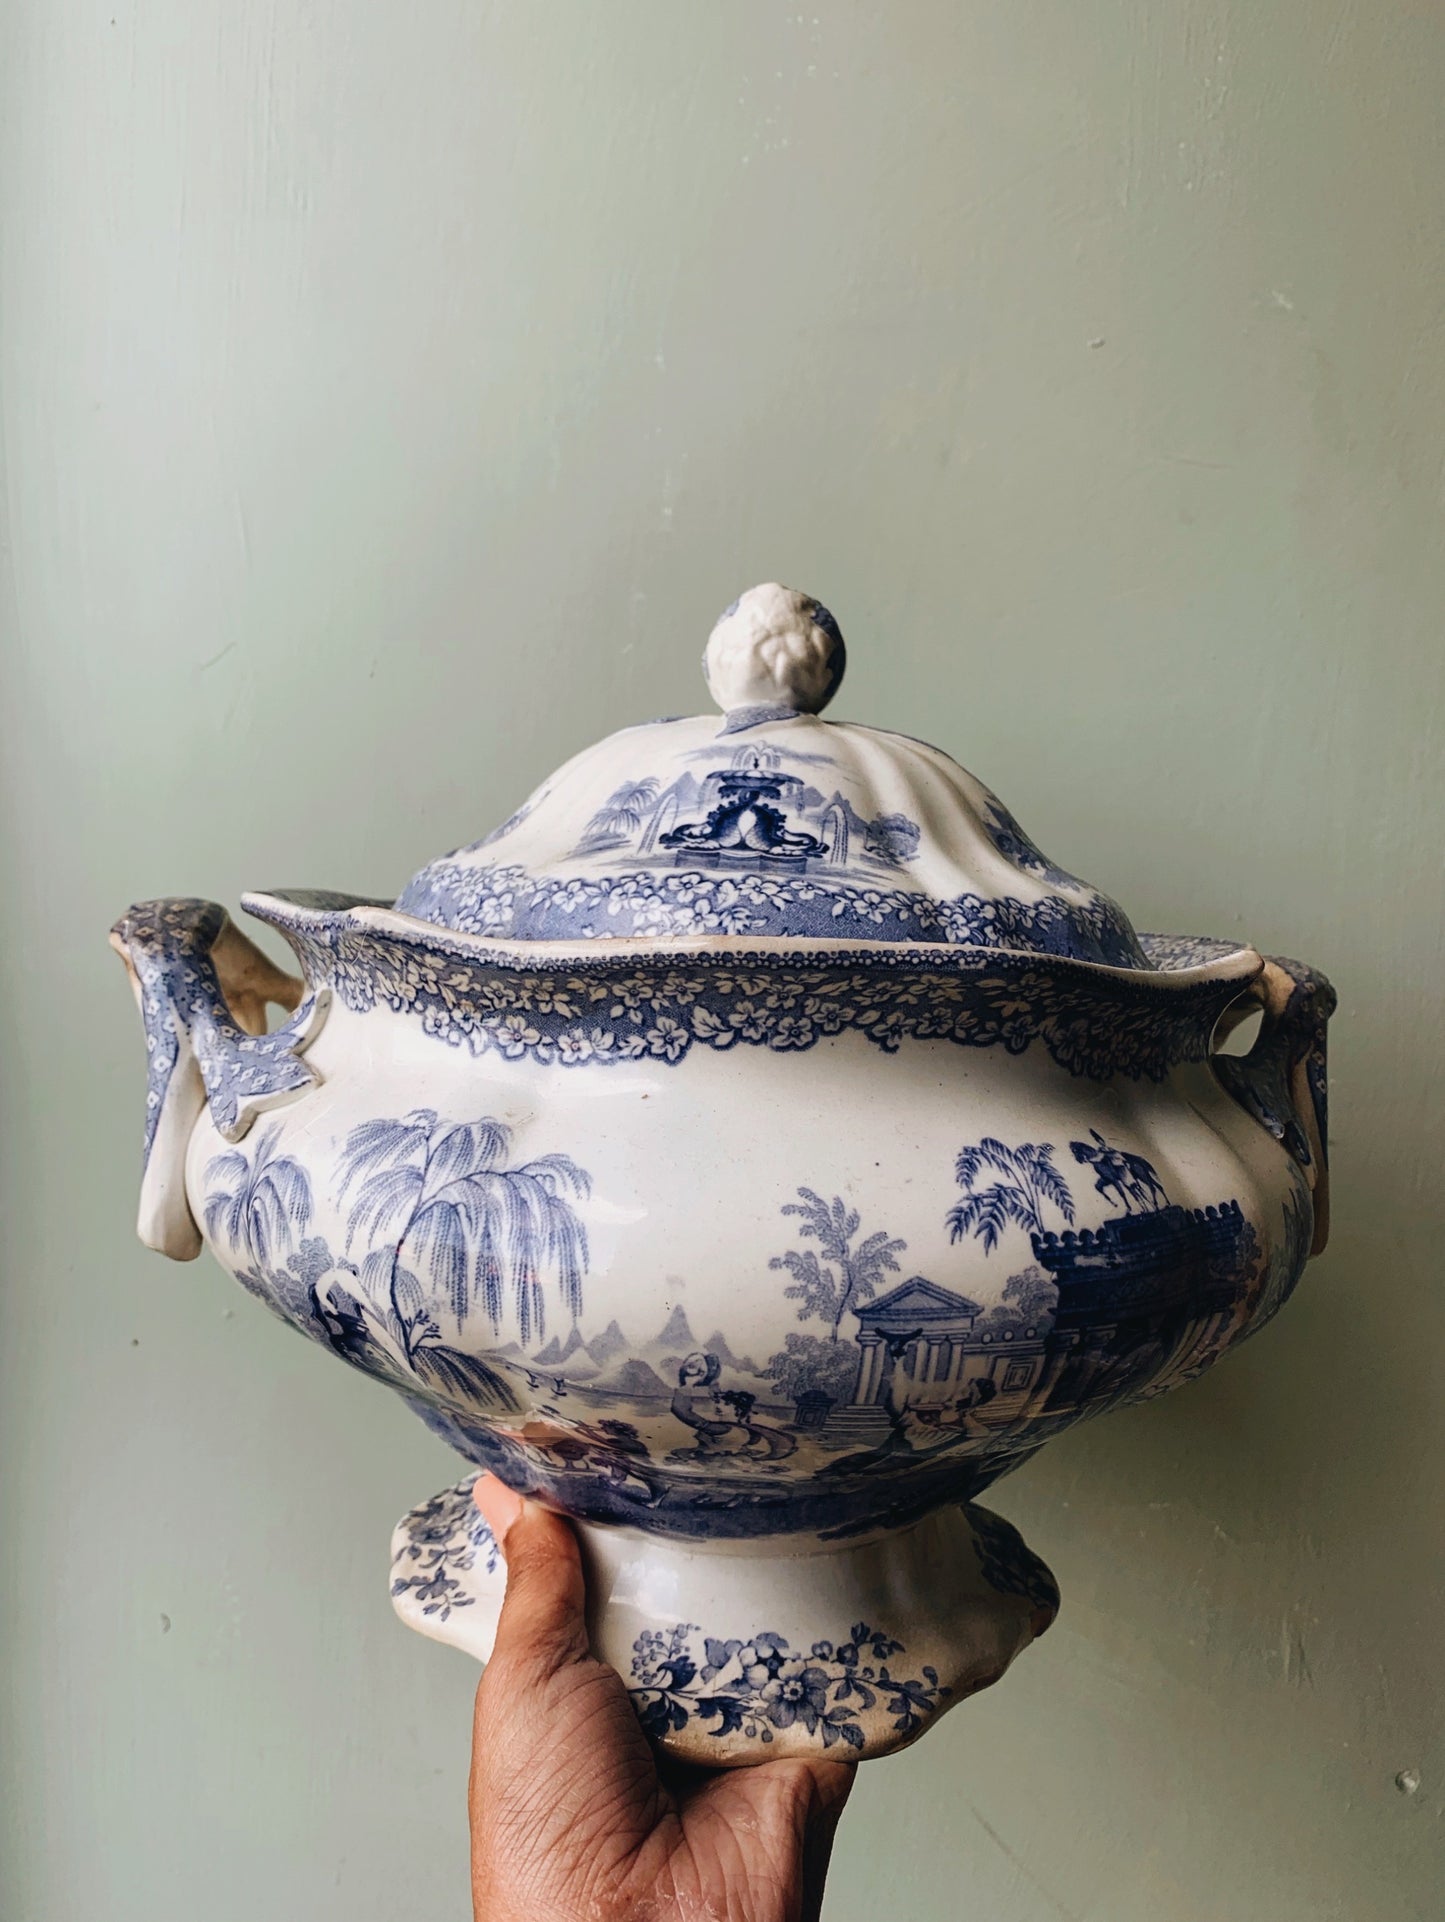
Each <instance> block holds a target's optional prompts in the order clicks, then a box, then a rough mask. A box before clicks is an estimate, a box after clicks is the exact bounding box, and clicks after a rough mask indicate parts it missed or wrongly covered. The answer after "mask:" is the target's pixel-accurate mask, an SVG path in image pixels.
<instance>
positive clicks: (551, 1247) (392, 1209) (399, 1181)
mask: <svg viewBox="0 0 1445 1922" xmlns="http://www.w3.org/2000/svg"><path fill="white" fill-rule="evenodd" d="M511 1143H512V1131H511V1129H510V1128H508V1127H506V1126H505V1125H504V1124H503V1123H502V1122H500V1121H496V1120H493V1119H491V1118H490V1117H485V1118H483V1119H482V1120H480V1121H458V1122H450V1121H443V1120H442V1119H441V1118H440V1117H439V1116H438V1114H437V1113H436V1110H435V1109H433V1108H417V1109H414V1110H413V1111H412V1112H411V1113H410V1114H409V1115H406V1116H405V1117H403V1118H402V1119H401V1120H390V1119H388V1120H378V1121H366V1122H363V1123H362V1124H361V1126H360V1127H359V1128H353V1129H352V1131H351V1133H350V1134H349V1135H348V1136H347V1139H346V1146H345V1150H344V1156H343V1158H344V1163H345V1168H346V1174H345V1178H344V1180H343V1181H342V1184H341V1190H340V1196H341V1198H342V1199H343V1200H344V1199H345V1198H346V1197H347V1196H348V1195H351V1196H352V1197H353V1199H352V1205H351V1210H350V1213H349V1214H348V1216H347V1224H346V1225H347V1247H348V1249H349V1248H350V1247H351V1246H352V1245H353V1243H355V1242H356V1241H357V1240H358V1239H359V1240H360V1241H361V1242H362V1243H363V1244H365V1245H370V1244H372V1243H374V1242H375V1241H376V1240H377V1238H378V1237H382V1238H384V1241H385V1243H386V1245H385V1246H383V1247H381V1248H379V1249H375V1250H374V1251H373V1253H372V1254H370V1255H369V1256H367V1258H366V1260H365V1261H363V1263H362V1266H361V1277H362V1280H363V1281H364V1282H367V1283H369V1284H371V1285H373V1286H375V1285H377V1284H378V1283H382V1284H383V1285H384V1286H385V1288H386V1291H387V1293H388V1294H389V1296H390V1298H391V1303H392V1308H393V1310H394V1311H395V1312H396V1313H397V1315H398V1316H399V1317H401V1318H402V1319H403V1320H407V1319H409V1318H408V1317H407V1316H406V1314H405V1313H404V1308H405V1305H406V1304H405V1302H404V1300H403V1299H401V1298H399V1291H400V1295H401V1296H405V1295H407V1294H409V1293H410V1292H411V1289H412V1287H414V1286H415V1275H414V1272H413V1271H415V1270H419V1271H420V1272H422V1273H423V1274H426V1275H428V1276H429V1277H430V1278H431V1279H432V1281H433V1282H440V1283H441V1284H442V1285H443V1286H444V1287H445V1289H446V1291H447V1295H448V1298H449V1301H450V1305H451V1311H452V1314H453V1315H454V1316H455V1318H456V1320H457V1321H458V1322H459V1323H461V1322H465V1320H466V1319H467V1316H468V1315H469V1314H470V1313H471V1311H472V1308H473V1307H474V1306H475V1305H476V1304H477V1303H480V1305H481V1307H482V1309H483V1311H484V1312H485V1314H486V1316H487V1318H488V1320H489V1321H490V1322H491V1325H492V1328H493V1331H494V1332H495V1331H498V1330H500V1328H501V1324H502V1316H503V1312H504V1308H505V1306H506V1305H507V1303H506V1299H505V1298H506V1297H507V1296H508V1295H509V1296H510V1306H511V1309H512V1312H513V1314H514V1315H515V1316H516V1319H517V1323H518V1327H519V1331H520V1334H521V1338H522V1341H523V1342H524V1343H526V1342H529V1341H531V1340H532V1339H534V1338H536V1339H540V1338H541V1337H542V1335H543V1334H544V1333H545V1312H544V1300H543V1278H544V1277H545V1276H547V1275H549V1274H550V1275H551V1276H552V1277H553V1278H554V1279H555V1281H556V1284H557V1287H558V1290H559V1293H560V1295H561V1299H562V1305H563V1307H564V1308H565V1309H566V1310H567V1312H568V1313H569V1314H570V1315H571V1316H572V1318H573V1320H575V1319H576V1318H577V1316H578V1315H579V1314H580V1313H581V1311H582V1279H583V1276H584V1275H585V1274H586V1271H587V1261H588V1254H587V1230H586V1228H585V1226H584V1225H583V1222H582V1220H581V1218H580V1216H579V1215H578V1214H577V1211H576V1210H575V1208H574V1207H573V1206H572V1199H571V1198H572V1197H577V1198H583V1197H585V1196H586V1195H587V1194H588V1193H589V1192H590V1191H591V1185H592V1184H591V1180H590V1178H589V1177H588V1175H587V1173H586V1171H585V1170H584V1169H582V1168H579V1167H578V1165H577V1163H576V1162H575V1161H573V1160H571V1159H570V1158H569V1157H568V1156H567V1155H555V1154H554V1155H541V1156H539V1157H538V1159H537V1160H535V1161H527V1162H523V1163H522V1164H521V1165H520V1166H518V1167H509V1166H508V1160H509V1157H510V1153H511Z"/></svg>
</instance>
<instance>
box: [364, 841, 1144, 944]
mask: <svg viewBox="0 0 1445 1922" xmlns="http://www.w3.org/2000/svg"><path fill="white" fill-rule="evenodd" d="M622 805H623V804H622V803H619V804H618V806H619V808H620V807H621V806H622ZM610 808H611V804H610V803H609V809H610ZM603 813H604V814H605V815H608V816H609V818H615V816H614V815H611V814H609V810H607V809H605V810H603ZM594 818H596V817H594ZM890 819H891V817H890ZM898 821H899V822H900V823H901V824H902V825H900V826H898V827H897V828H893V827H891V826H890V825H889V821H887V820H885V822H884V823H883V824H882V826H881V827H880V828H879V830H878V835H877V846H878V847H879V849H880V850H886V849H889V848H890V846H892V845H895V844H896V841H897V837H898V836H900V835H903V834H904V833H905V831H906V829H907V828H908V827H911V826H912V824H911V823H904V822H903V817H902V816H899V817H898ZM602 831H603V830H601V829H598V830H597V832H598V833H599V834H600V833H601V832H602ZM591 832H592V830H591V829H589V834H590V833H591ZM780 832H781V830H780ZM679 833H680V830H679ZM890 836H893V837H894V840H893V842H892V843H890V839H889V837H890ZM816 838H817V837H814V836H809V837H808V839H809V841H810V842H811V841H813V840H815V839H816ZM585 845H586V846H587V847H589V848H591V847H593V846H594V845H596V844H595V843H592V842H588V843H586V844H585ZM676 845H677V846H678V847H679V848H683V849H685V848H686V847H687V846H688V845H689V844H688V843H686V842H685V841H683V840H681V839H679V840H678V841H677V843H676ZM819 845H820V846H821V845H822V844H821V843H820V844H819ZM781 851H782V852H783V853H784V854H787V852H788V850H787V848H786V846H783V847H782V850H781ZM803 852H805V853H806V852H807V850H806V849H804V850H803ZM758 858H759V859H762V857H761V856H759V857H758ZM890 858H893V859H895V860H896V856H891V857H890ZM397 907H398V909H399V911H400V912H401V913H403V914H409V915H413V916H415V917H416V919H417V920H419V921H428V922H432V923H434V924H435V925H436V926H439V927H444V928H452V929H455V930H457V931H458V932H460V933H463V934H486V935H497V936H502V937H505V938H507V939H510V940H520V941H568V940H597V939H602V938H607V937H616V936H620V935H627V936H638V935H650V936H656V937H666V936H669V935H679V934H755V935H768V936H774V935H788V936H793V937H796V938H799V939H807V938H813V939H820V940H851V941H877V942H898V941H910V942H930V943H932V942H937V943H940V944H945V945H949V946H960V947H976V948H996V949H1010V950H1025V951H1028V952H1030V953H1037V954H1041V955H1057V956H1060V957H1063V958H1066V959H1070V960H1075V961H1090V962H1094V963H1097V964H1101V965H1103V966H1106V967H1115V968H1138V967H1142V966H1144V965H1147V964H1146V963H1145V960H1144V954H1143V950H1142V948H1141V947H1140V945H1139V942H1138V941H1137V939H1136V938H1135V935H1134V933H1133V930H1132V929H1131V928H1130V926H1129V924H1128V922H1127V921H1126V920H1125V919H1124V916H1123V914H1122V913H1121V912H1120V910H1119V909H1118V908H1117V907H1116V906H1115V904H1114V903H1113V902H1112V901H1110V900H1109V899H1108V898H1107V897H1106V896H1104V895H1091V896H1090V897H1089V898H1086V899H1084V900H1081V901H1066V900H1064V899H1063V898H1062V897H1061V896H1058V895H1045V896H1043V897H1042V898H1041V899H1039V900H1034V901H1024V900H1021V899H1019V898H1017V897H1015V896H1008V895H1005V896H1001V897H999V898H997V899H991V898H989V897H988V896H985V895H980V894H967V893H965V894H960V895H957V896H955V897H954V898H953V899H952V900H935V899H934V898H933V897H932V896H930V895H927V894H923V893H920V892H918V891H917V890H916V889H908V888H890V887H884V886H878V887H865V886H858V885H855V884H853V883H849V882H844V881H835V880H831V879H828V880H825V879H823V878H821V877H820V876H818V875H816V874H812V873H803V874H771V873H763V872H757V871H752V870H748V869H739V870H738V871H736V872H728V873H724V874H716V873H706V872H702V871H700V870H692V869H677V870H674V871H670V872H669V871H665V870H657V871H654V870H643V871H639V872H634V873H629V874H614V875H606V876H601V877H590V876H584V875H574V876H570V877H542V876H538V875H534V874H531V873H529V872H528V871H527V869H526V868H524V867H521V866H518V865H511V866H507V865H503V864H498V863H484V864H482V865H480V866H471V865H468V864H466V863H464V862H460V861H437V862H434V863H433V864H432V866H431V867H429V868H426V869H424V870H423V873H422V874H421V875H420V876H418V878H417V880H416V881H415V882H413V884H412V885H411V886H410V887H409V888H408V889H407V890H406V892H405V893H404V894H403V895H402V896H401V898H400V900H399V901H398V903H397Z"/></svg>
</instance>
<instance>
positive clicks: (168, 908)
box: [110, 900, 328, 1261]
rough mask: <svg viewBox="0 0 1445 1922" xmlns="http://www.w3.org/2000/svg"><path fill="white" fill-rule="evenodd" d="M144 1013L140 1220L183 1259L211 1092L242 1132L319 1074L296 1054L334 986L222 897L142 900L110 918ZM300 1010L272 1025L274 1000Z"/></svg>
mask: <svg viewBox="0 0 1445 1922" xmlns="http://www.w3.org/2000/svg"><path fill="white" fill-rule="evenodd" d="M110 945H111V946H112V947H113V948H114V949H115V951H116V953H117V954H118V955H119V956H120V957H121V959H122V960H123V961H124V962H125V966H126V973H127V974H128V975H129V976H130V982H131V986H132V988H133V989H134V990H135V998H136V1001H137V1003H138V1005H139V1007H140V1011H141V1017H142V1019H143V1020H144V1022H145V1030H146V1054H147V1056H148V1064H149V1065H148V1085H147V1088H146V1132H145V1171H144V1174H143V1175H142V1178H141V1197H140V1219H139V1221H138V1223H137V1231H138V1233H139V1235H140V1238H141V1240H142V1241H143V1242H145V1244H146V1246H147V1247H148V1248H156V1249H158V1250H159V1251H160V1252H161V1253H162V1254H165V1255H170V1256H172V1257H173V1259H175V1260H177V1261H189V1260H191V1259H192V1258H193V1257H194V1256H196V1255H198V1254H199V1253H200V1251H201V1231H200V1229H199V1228H198V1227H197V1225H196V1220H195V1217H194V1216H193V1215H192V1213H191V1210H190V1204H189V1203H188V1201H187V1200H186V1149H187V1147H188V1145H189V1143H190V1139H191V1133H192V1131H193V1129H194V1128H195V1125H196V1122H197V1120H198V1119H199V1118H200V1114H201V1110H202V1109H203V1108H204V1107H205V1106H206V1104H207V1103H208V1102H209V1104H210V1109H211V1119H212V1120H213V1121H214V1122H215V1124H216V1127H217V1129H218V1130H219V1131H220V1133H221V1134H223V1135H224V1136H225V1137H226V1139H227V1140H228V1141H239V1140H240V1138H241V1136H242V1135H243V1134H245V1132H246V1130H247V1129H248V1128H249V1127H250V1125H251V1123H252V1122H253V1121H254V1120H255V1118H256V1116H257V1115H258V1114H259V1113H260V1112H261V1111H262V1110H263V1109H265V1108H270V1107H274V1106H275V1105H276V1104H277V1102H279V1101H283V1100H285V1099H286V1098H287V1097H288V1096H291V1095H294V1094H296V1093H298V1092H299V1091H300V1090H301V1089H303V1088H308V1087H311V1086H312V1085H313V1084H314V1083H316V1082H318V1081H319V1080H320V1076H319V1075H318V1074H317V1073H316V1072H315V1070H314V1069H312V1068H310V1067H308V1066H307V1064H306V1063H305V1062H304V1061H301V1060H300V1059H298V1056H299V1053H300V1051H301V1049H303V1048H305V1047H306V1046H307V1045H308V1044H309V1043H310V1042H311V1041H312V1040H314V1039H315V1036H316V1034H317V1032H318V1030H319V1029H320V1026H321V1022H322V1019H323V1018H324V1016H325V1012H326V1003H327V999H328V997H327V995H326V993H325V991H323V992H322V993H320V994H309V993H308V992H307V990H306V988H305V986H304V984H303V983H302V982H300V981H298V980H297V979H296V978H295V977H294V976H293V975H289V974H286V973H283V971H282V970H281V969H280V968H278V967H277V966H276V965H275V963H274V962H272V961H271V960H270V959H269V958H268V957H267V956H266V955H264V954H263V953H262V952H261V950H260V949H259V948H258V947H257V946H256V944H255V942H254V941H250V940H248V939H247V937H246V936H245V935H244V934H243V933H242V932H241V930H240V929H239V928H238V927H236V926H235V924H234V923H233V922H232V920H231V917H230V916H229V915H228V914H227V913H226V910H225V909H224V908H223V907H220V906H218V905H217V903H216V902H214V901H195V900H174V901H143V902H141V903H140V904H139V906H137V907H133V908H131V909H129V910H128V911H127V912H126V913H125V914H123V915H122V916H121V918H120V920H119V921H117V922H116V924H115V926H114V927H113V928H112V929H111V934H110ZM272 1004H274V1005H275V1006H277V1007H281V1008H285V1009H286V1010H287V1011H288V1013H290V1015H291V1019H290V1020H289V1021H288V1022H287V1023H286V1025H285V1026H284V1027H281V1028H278V1029H276V1031H275V1032H274V1033H273V1034H267V1032H266V1009H267V1007H268V1006H269V1005H272Z"/></svg>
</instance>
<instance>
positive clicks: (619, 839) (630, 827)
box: [577, 774, 657, 854]
mask: <svg viewBox="0 0 1445 1922" xmlns="http://www.w3.org/2000/svg"><path fill="white" fill-rule="evenodd" d="M656 799H657V782H656V780H655V779H654V778H653V776H652V775H650V774H649V775H648V776H647V778H646V779H645V780H642V781H627V782H624V783H623V785H622V786H621V787H620V788H614V789H613V791H612V793H611V794H609V795H608V797H607V799H606V800H605V801H604V802H603V804H602V806H601V807H600V808H598V810H597V812H596V813H595V814H594V815H593V816H592V819H591V820H590V821H589V822H588V823H587V826H586V828H585V829H584V831H583V835H582V839H581V840H580V841H579V842H578V844H577V852H578V853H579V854H587V853H593V852H596V851H597V850H598V849H600V848H612V847H619V846H620V845H621V844H622V843H623V842H624V841H625V840H626V839H627V838H628V836H629V835H633V834H636V833H637V832H638V831H639V830H640V828H641V827H642V823H643V821H644V820H645V819H646V818H647V810H648V809H649V808H650V807H651V806H652V804H653V802H654V801H655V800H656Z"/></svg>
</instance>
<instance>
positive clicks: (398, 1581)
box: [391, 1475, 501, 1622]
mask: <svg viewBox="0 0 1445 1922" xmlns="http://www.w3.org/2000/svg"><path fill="white" fill-rule="evenodd" d="M475 1480H476V1476H475V1475H468V1476H466V1477H465V1478H464V1479H463V1480H462V1481H459V1482H456V1483H454V1484H453V1486H452V1487H450V1488H444V1489H443V1490H442V1491H441V1493H440V1494H439V1495H433V1496H432V1498H431V1500H430V1501H426V1502H423V1503H422V1504H421V1506H420V1507H419V1508H414V1509H413V1510H412V1511H411V1513H410V1514H409V1515H408V1516H407V1518H406V1520H405V1522H404V1523H403V1524H402V1528H403V1531H404V1534H403V1539H402V1542H401V1545H400V1547H399V1549H398V1551H397V1554H396V1556H395V1558H394V1559H393V1561H392V1568H391V1575H392V1579H391V1593H392V1598H393V1600H399V1599H400V1598H402V1597H407V1598H409V1599H410V1600H411V1601H412V1602H413V1603H414V1604H415V1605H417V1606H419V1607H420V1609H421V1612H422V1614H423V1615H425V1616H427V1617H429V1618H432V1619H434V1620H436V1621H439V1622H445V1621H449V1620H450V1619H451V1615H452V1611H453V1610H454V1609H459V1608H470V1607H471V1606H472V1605H473V1603H474V1602H475V1601H476V1596H475V1595H474V1594H473V1593H472V1590H471V1584H470V1583H469V1582H467V1581H465V1580H464V1579H463V1577H464V1576H469V1575H470V1576H473V1578H475V1574H476V1572H477V1570H478V1568H480V1571H481V1572H482V1573H484V1574H487V1575H493V1574H495V1573H496V1571H497V1569H498V1568H499V1567H500V1566H501V1556H500V1554H499V1553H498V1550H497V1544H496V1542H495V1541H494V1540H493V1539H492V1531H491V1529H490V1528H488V1526H487V1524H486V1522H485V1521H484V1520H483V1519H482V1515H481V1512H480V1510H479V1509H478V1508H477V1505H476V1503H475V1502H474V1501H473V1500H472V1484H473V1482H475Z"/></svg>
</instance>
